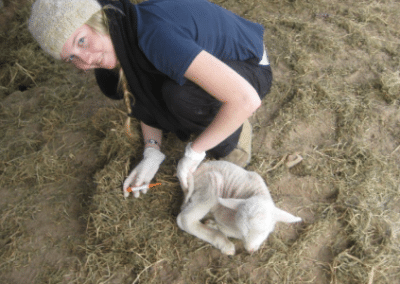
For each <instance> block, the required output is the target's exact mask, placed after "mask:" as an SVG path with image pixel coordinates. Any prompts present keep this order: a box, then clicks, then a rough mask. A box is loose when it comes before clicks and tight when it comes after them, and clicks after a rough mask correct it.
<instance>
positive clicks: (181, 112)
mask: <svg viewBox="0 0 400 284" xmlns="http://www.w3.org/2000/svg"><path fill="white" fill-rule="evenodd" d="M225 63H226V64H227V65H229V66H230V67H231V68H232V69H233V70H235V71H236V72H237V73H238V74H240V75H241V76H242V77H243V78H245V79H246V80H247V81H248V82H249V83H250V84H251V85H252V86H253V87H254V88H255V90H256V91H257V93H258V95H259V96H260V99H261V100H262V99H263V98H264V97H265V95H266V94H267V93H268V92H269V91H270V88H271V83H272V71H271V67H270V66H269V65H268V66H263V65H258V61H257V60H255V59H250V60H247V61H225ZM162 94H163V98H164V101H165V103H166V104H167V107H168V108H169V110H170V111H171V113H173V114H174V115H175V116H176V118H177V119H178V120H179V121H180V123H181V124H182V126H183V127H185V129H188V130H190V132H192V133H195V134H200V133H202V132H203V131H204V130H205V129H206V128H207V126H208V125H209V124H210V123H211V121H212V120H213V119H214V117H215V116H216V114H217V112H218V111H219V108H220V107H221V105H222V103H221V102H220V101H219V100H217V99H216V98H214V97H213V96H211V95H210V94H208V93H207V92H206V91H204V90H203V89H202V88H201V87H199V86H198V85H196V84H195V83H193V82H191V81H189V80H187V81H186V82H185V84H184V85H183V86H180V85H179V84H177V83H176V82H175V81H173V80H166V81H165V82H164V84H163V88H162ZM241 131H242V127H240V128H239V129H238V130H236V131H235V132H234V133H233V134H232V135H231V136H229V137H228V138H226V139H225V140H224V141H222V142H221V143H220V144H218V145H217V146H216V147H214V148H213V149H211V150H209V151H208V153H209V154H211V155H212V156H213V157H214V158H217V159H218V158H222V157H225V156H227V155H228V154H229V153H230V152H232V151H233V149H235V147H236V146H237V143H238V141H239V136H240V133H241Z"/></svg>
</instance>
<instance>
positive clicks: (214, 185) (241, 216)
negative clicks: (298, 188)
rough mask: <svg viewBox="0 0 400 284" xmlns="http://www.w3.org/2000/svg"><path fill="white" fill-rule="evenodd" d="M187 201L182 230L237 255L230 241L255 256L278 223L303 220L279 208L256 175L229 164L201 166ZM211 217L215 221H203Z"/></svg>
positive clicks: (187, 191)
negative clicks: (239, 241) (233, 240)
mask: <svg viewBox="0 0 400 284" xmlns="http://www.w3.org/2000/svg"><path fill="white" fill-rule="evenodd" d="M183 191H184V194H185V200H184V202H183V205H182V208H181V212H180V213H179V215H178V217H177V223H178V226H179V228H180V229H182V230H183V231H186V232H187V233H189V234H192V235H194V236H196V237H198V238H200V239H202V240H204V241H206V242H208V243H210V244H212V245H213V246H215V247H216V248H218V249H220V250H221V252H222V253H224V254H227V255H234V254H235V246H234V244H233V243H232V242H231V241H229V240H228V238H227V237H233V238H237V239H241V240H242V241H243V242H244V247H245V249H246V250H247V251H248V252H250V253H253V252H255V251H257V250H258V249H259V248H260V246H261V244H262V243H263V242H264V241H265V240H266V239H267V237H268V235H269V234H270V233H271V232H272V231H273V229H274V227H275V223H276V222H286V223H294V222H299V221H301V220H302V219H301V218H300V217H296V216H293V215H292V214H290V213H287V212H285V211H283V210H281V209H279V208H277V207H275V204H274V202H273V200H272V198H271V195H270V193H269V191H268V188H267V185H266V184H265V182H264V180H263V179H262V178H261V176H260V175H259V174H257V173H256V172H250V171H246V170H244V169H243V168H241V167H239V166H237V165H235V164H232V163H230V162H226V161H210V162H205V163H203V164H201V165H200V166H199V167H198V169H197V170H196V172H195V173H194V174H193V175H191V174H189V176H188V188H187V189H183ZM208 213H211V214H212V215H213V217H214V221H208V222H206V223H205V224H203V223H202V222H201V220H202V219H203V218H204V217H205V216H206V215H207V214H208Z"/></svg>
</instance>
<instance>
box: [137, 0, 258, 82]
mask: <svg viewBox="0 0 400 284" xmlns="http://www.w3.org/2000/svg"><path fill="white" fill-rule="evenodd" d="M136 10H137V29H138V31H137V33H138V40H139V48H140V49H141V50H142V51H143V52H144V54H145V55H146V57H147V58H148V59H149V60H150V61H151V63H153V65H154V66H155V67H156V68H157V69H158V70H159V71H161V72H162V73H164V74H166V75H167V76H169V77H170V78H171V79H173V80H175V81H176V82H177V83H178V84H180V85H183V84H184V83H185V81H186V78H185V77H184V76H183V75H184V74H185V72H186V70H187V68H188V67H189V65H190V64H191V63H192V61H193V59H194V58H195V57H196V56H197V55H198V54H199V53H200V51H202V50H205V51H207V52H209V53H211V54H212V55H214V56H215V57H217V58H219V59H220V60H238V61H244V60H247V59H250V58H254V57H256V58H258V59H259V60H261V58H262V55H263V34H264V29H263V27H262V26H261V25H260V24H256V23H253V22H250V21H248V20H246V19H243V18H241V17H239V16H238V15H236V14H234V13H232V12H230V11H228V10H226V9H224V8H222V7H220V6H218V5H215V4H213V3H211V2H208V1H206V0H149V1H146V2H142V3H140V4H138V5H136Z"/></svg>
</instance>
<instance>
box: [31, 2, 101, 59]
mask: <svg viewBox="0 0 400 284" xmlns="http://www.w3.org/2000/svg"><path fill="white" fill-rule="evenodd" d="M100 10H101V5H100V4H99V3H98V2H97V1H96V0H37V1H36V2H35V3H34V4H33V5H32V13H31V17H30V18H29V23H28V28H29V31H30V32H31V34H32V35H33V37H34V38H35V39H36V41H37V42H38V43H39V45H40V47H41V48H42V49H43V50H44V51H45V52H47V53H49V54H50V55H51V56H53V57H54V58H55V59H61V57H60V53H61V50H62V48H63V46H64V44H65V42H66V41H67V40H68V38H69V37H70V36H71V35H72V34H73V33H74V32H75V30H76V29H77V28H79V27H81V26H83V25H84V24H85V23H86V21H87V20H89V18H90V17H91V16H92V15H93V14H95V13H97V12H98V11H100Z"/></svg>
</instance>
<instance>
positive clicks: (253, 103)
mask: <svg viewBox="0 0 400 284" xmlns="http://www.w3.org/2000/svg"><path fill="white" fill-rule="evenodd" d="M184 76H185V77H186V78H187V79H189V80H191V81H192V82H194V83H196V84H197V85H199V86H200V87H201V88H203V89H204V90H205V91H206V92H208V93H209V94H210V95H212V96H214V97H215V98H216V99H218V100H219V101H221V102H223V105H222V106H221V108H220V110H219V112H218V113H217V115H216V116H215V119H214V120H213V121H212V123H211V124H210V125H209V126H208V127H207V128H206V129H205V130H204V131H203V133H201V134H200V135H199V136H198V137H197V138H196V140H195V141H194V142H193V144H192V146H191V147H192V149H193V150H194V151H195V152H198V153H201V152H204V151H207V150H209V149H212V148H214V147H215V146H217V145H218V144H219V143H221V142H222V141H224V140H225V139H226V138H227V137H229V136H230V135H231V134H232V133H233V132H235V131H236V130H237V129H238V128H239V127H240V126H241V125H242V124H243V122H244V121H245V120H246V119H247V118H248V117H250V116H251V115H252V114H253V113H254V112H255V111H256V110H257V108H258V107H259V106H260V105H261V100H260V97H259V96H258V94H257V92H256V90H255V89H254V88H253V86H251V85H250V83H249V82H247V81H246V79H244V78H243V77H242V76H240V75H239V74H238V73H237V72H236V71H234V70H233V69H232V68H230V67H229V66H228V65H226V64H225V63H223V62H222V61H221V60H219V59H218V58H216V57H214V56H213V55H211V54H210V53H208V52H206V51H204V50H203V51H201V52H200V53H199V54H198V55H197V56H196V58H195V59H194V60H193V62H192V63H191V64H190V66H189V68H188V69H187V71H186V73H185V75H184Z"/></svg>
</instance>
